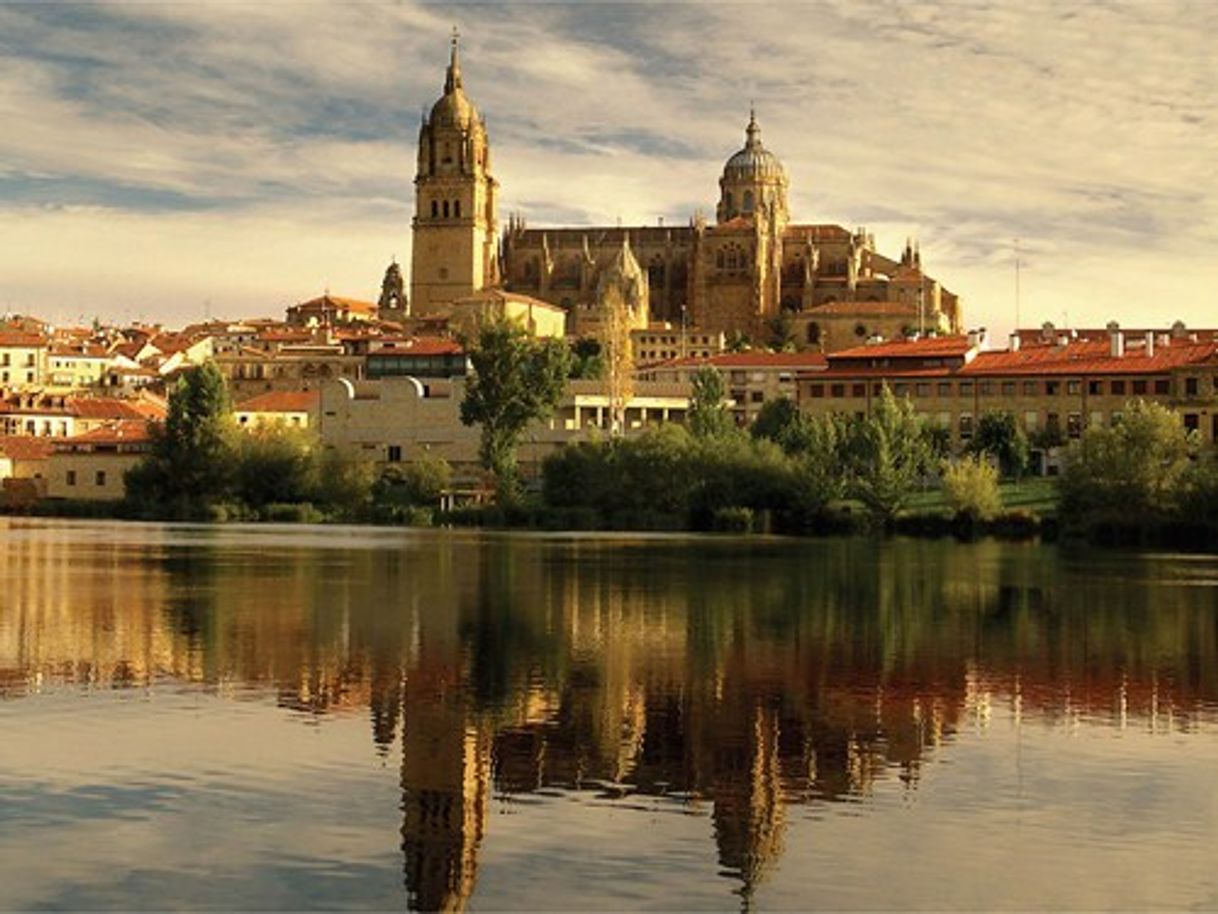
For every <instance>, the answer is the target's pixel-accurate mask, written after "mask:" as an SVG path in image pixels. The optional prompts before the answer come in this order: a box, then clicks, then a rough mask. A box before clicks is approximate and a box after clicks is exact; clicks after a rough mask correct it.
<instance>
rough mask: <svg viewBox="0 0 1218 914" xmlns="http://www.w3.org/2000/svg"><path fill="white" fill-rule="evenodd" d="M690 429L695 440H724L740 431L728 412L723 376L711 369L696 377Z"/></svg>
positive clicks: (706, 366) (691, 402) (688, 420)
mask: <svg viewBox="0 0 1218 914" xmlns="http://www.w3.org/2000/svg"><path fill="white" fill-rule="evenodd" d="M686 425H687V426H688V427H689V431H690V434H692V435H693V436H694V437H695V438H723V437H727V436H729V435H731V434H732V433H733V432H735V431H736V425H735V423H734V422H733V421H732V416H731V413H729V412H728V409H727V388H726V387H724V385H723V376H722V375H721V374H719V372H717V371H716V370H715V369H714V368H711V367H710V366H709V365H703V366H702V367H701V368H699V369H698V370H697V371H696V372H695V373H694V379H693V390H692V392H691V393H690V398H689V414H688V416H687V417H686Z"/></svg>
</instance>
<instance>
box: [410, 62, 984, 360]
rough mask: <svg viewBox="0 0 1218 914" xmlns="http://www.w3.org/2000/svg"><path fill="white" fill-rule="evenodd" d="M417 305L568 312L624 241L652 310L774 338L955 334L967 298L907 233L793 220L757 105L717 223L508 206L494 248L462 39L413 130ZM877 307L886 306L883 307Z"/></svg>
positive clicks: (666, 317) (585, 309)
mask: <svg viewBox="0 0 1218 914" xmlns="http://www.w3.org/2000/svg"><path fill="white" fill-rule="evenodd" d="M415 185H416V198H415V199H416V204H415V205H416V215H415V220H414V251H413V261H412V265H413V269H412V277H411V296H410V297H411V307H412V313H413V314H415V315H417V316H428V315H430V314H434V313H436V312H437V311H438V310H439V309H441V308H442V307H443V306H444V305H445V304H446V303H447V302H451V301H453V300H455V299H458V298H462V297H466V296H468V295H470V294H472V293H474V292H478V291H481V290H482V289H485V288H491V287H495V286H502V287H503V288H505V289H507V290H510V291H513V292H519V293H523V294H526V295H530V296H533V297H535V298H539V299H542V300H543V301H547V302H550V303H551V304H554V305H558V306H559V307H561V308H562V309H563V310H564V311H565V312H567V313H569V314H572V315H574V320H573V321H572V325H571V326H569V327H568V330H569V331H572V330H574V331H575V332H581V333H582V332H583V331H581V330H579V327H580V323H581V322H580V316H581V315H582V316H583V318H584V321H583V323H584V324H586V323H587V322H588V321H587V318H588V316H589V315H592V314H594V313H595V312H596V310H597V305H598V289H600V288H602V277H603V276H604V275H605V274H606V273H607V272H609V271H611V270H612V269H614V266H615V264H616V263H617V261H618V259H619V257H620V252H621V251H622V250H623V249H628V250H629V251H630V252H631V257H632V259H633V260H635V261H636V262H637V263H638V265H639V266H640V268H641V270H642V272H643V275H644V276H645V278H646V280H647V283H646V291H647V297H648V303H647V309H646V312H645V314H646V319H645V320H643V321H641V323H650V322H663V321H668V322H671V323H672V324H674V325H678V326H685V327H687V328H689V329H692V330H698V331H701V332H706V333H724V334H744V335H746V336H748V337H750V338H751V339H753V340H754V341H756V342H766V341H767V340H768V339H769V338H770V336H771V335H773V334H774V333H775V332H777V331H776V329H775V327H776V325H778V324H783V325H785V326H786V328H787V332H791V331H793V332H794V333H795V342H796V343H797V344H798V345H801V346H806V347H808V348H819V349H823V350H826V351H829V350H832V349H841V348H846V347H849V346H852V345H855V344H856V343H858V342H860V341H861V339H860V337H862V338H865V337H867V336H870V335H872V334H873V333H877V332H882V333H884V334H885V335H887V336H898V335H902V334H908V333H912V332H914V331H918V330H922V331H926V332H929V331H932V330H933V331H936V332H940V333H958V332H960V331H961V329H962V325H963V324H962V322H963V317H962V314H961V306H960V301H959V299H958V298H957V297H956V296H955V295H953V294H952V293H950V292H948V291H947V290H945V289H943V288H942V287H941V286H940V284H939V283H938V281H937V280H935V279H933V278H931V277H930V276H928V275H926V273H925V272H923V269H922V259H921V255H920V253H919V251H918V250H917V248H916V247H915V246H914V245H913V244H912V243H907V244H906V247H905V250H904V252H903V253H902V255H901V256H900V257H899V258H897V259H892V258H889V257H886V256H884V255H882V254H880V253H879V252H878V251H877V250H876V248H875V239H874V237H873V236H872V235H870V234H868V233H867V232H866V231H865V230H863V229H861V228H860V229H857V230H854V231H851V230H848V229H845V228H843V227H841V226H839V225H825V224H807V223H797V222H792V221H791V219H790V214H789V209H788V204H787V191H788V181H787V175H786V170H785V168H784V167H783V165H782V163H781V161H780V160H779V159H778V157H777V156H776V155H775V154H774V153H773V152H771V151H770V150H769V149H767V148H766V147H765V145H764V144H763V142H762V139H761V128H760V126H759V125H758V123H757V119H756V117H755V116H752V115H751V114H750V117H749V122H748V125H747V127H746V129H745V144H744V146H743V147H742V148H741V149H740V150H739V151H737V152H736V153H734V154H733V155H732V156H731V157H730V158H728V160H727V162H726V164H725V165H724V168H723V172H722V174H721V175H720V178H719V200H718V204H717V205H716V207H715V217H716V218H715V222H714V223H713V224H711V223H708V222H707V220H706V219H705V218H703V217H702V216H701V215H700V214H699V215H697V216H695V217H694V218H692V219H691V220H690V221H689V224H688V225H682V226H673V227H665V226H663V225H658V226H635V227H620V226H619V227H612V228H609V227H603V226H588V227H580V228H530V227H527V226H526V225H525V223H524V220H523V219H520V218H517V217H512V218H511V219H510V220H509V223H508V226H507V229H506V231H505V233H504V236H503V238H502V244H501V249H500V251H499V253H498V257H496V253H495V244H496V238H497V235H496V232H497V221H496V210H495V197H496V192H497V183H496V181H495V179H494V178H493V177H491V173H490V145H489V141H488V138H487V134H486V128H485V124H484V123H483V121H482V120H481V118H480V117H479V115H478V112H477V110H476V109H475V108H474V106H473V104H472V103H471V102H470V100H469V99H468V98H467V96H466V95H465V92H464V89H463V87H462V81H461V71H460V67H459V64H458V59H457V46H456V40H455V38H454V42H453V48H452V59H451V62H450V64H449V67H448V74H447V79H446V82H445V90H444V95H443V96H442V97H441V98H440V100H439V101H437V102H436V104H435V106H434V107H433V108H432V109H431V113H430V115H429V116H428V117H427V118H426V119H425V120H424V123H423V126H422V128H421V130H420V133H419V157H418V172H417V177H416V179H415ZM877 312H880V313H877Z"/></svg>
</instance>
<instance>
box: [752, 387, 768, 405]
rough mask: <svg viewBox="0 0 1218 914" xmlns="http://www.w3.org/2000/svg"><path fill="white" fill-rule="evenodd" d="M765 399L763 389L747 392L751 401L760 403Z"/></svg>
mask: <svg viewBox="0 0 1218 914" xmlns="http://www.w3.org/2000/svg"><path fill="white" fill-rule="evenodd" d="M764 399H765V391H762V390H754V391H752V392H751V393H750V394H749V400H750V401H751V402H753V403H760V402H762V401H763V400H764Z"/></svg>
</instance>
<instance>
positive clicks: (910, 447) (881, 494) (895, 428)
mask: <svg viewBox="0 0 1218 914" xmlns="http://www.w3.org/2000/svg"><path fill="white" fill-rule="evenodd" d="M846 450H847V454H848V456H849V462H850V466H851V486H850V489H851V492H852V493H853V495H854V496H855V497H856V498H858V499H859V501H861V502H862V503H863V504H864V505H865V506H866V507H867V510H868V511H869V512H870V513H871V515H872V517H873V518H875V519H876V520H880V521H883V522H884V523H886V524H887V523H891V522H892V520H893V519H894V518H895V517H896V516H897V512H899V511H900V510H901V508H902V507H904V505H905V502H906V501H907V500H908V498H909V496H910V495H911V494H912V492H913V490H914V487H915V485H916V484H917V482H918V480H919V478H920V477H921V476H923V475H924V474H925V473H926V471H927V469H928V467H929V465H930V462H931V452H930V447H929V446H928V444H927V440H926V435H925V431H924V423H923V422H922V420H921V419H920V418H919V417H918V415H917V414H916V413H915V412H914V409H913V404H911V403H910V402H909V400H908V399H907V398H904V397H902V398H901V399H899V400H898V399H897V398H896V397H894V396H893V395H892V392H891V391H890V390H889V389H888V385H884V389H883V391H882V392H881V394H880V399H879V401H878V402H877V403H876V405H875V408H874V409H873V410H872V412H871V415H869V416H866V417H865V418H863V419H861V420H858V421H857V422H854V423H853V424H852V425H851V426H850V431H849V435H848V440H847V445H846Z"/></svg>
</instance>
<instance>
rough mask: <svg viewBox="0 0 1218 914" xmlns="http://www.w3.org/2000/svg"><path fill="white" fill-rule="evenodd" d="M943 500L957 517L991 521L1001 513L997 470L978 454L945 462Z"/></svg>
mask: <svg viewBox="0 0 1218 914" xmlns="http://www.w3.org/2000/svg"><path fill="white" fill-rule="evenodd" d="M943 496H944V498H945V499H946V501H947V504H948V507H950V508H951V509H952V511H953V513H955V515H956V516H957V517H965V518H967V519H969V520H971V521H985V520H990V519H991V518H993V517H995V516H997V514H998V513H999V512H1000V511H1001V510H1002V497H1001V496H1000V495H999V493H998V470H997V469H995V468H994V465H993V464H991V463H990V462H989V461H988V460H987V459H985V457H983V456H981V455H979V454H972V455H968V456H965V457H961V458H960V459H959V460H951V461H948V462H946V463H945V464H944V467H943Z"/></svg>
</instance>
